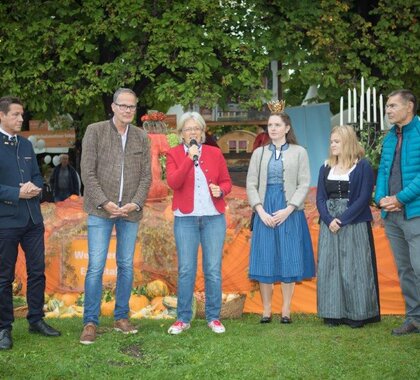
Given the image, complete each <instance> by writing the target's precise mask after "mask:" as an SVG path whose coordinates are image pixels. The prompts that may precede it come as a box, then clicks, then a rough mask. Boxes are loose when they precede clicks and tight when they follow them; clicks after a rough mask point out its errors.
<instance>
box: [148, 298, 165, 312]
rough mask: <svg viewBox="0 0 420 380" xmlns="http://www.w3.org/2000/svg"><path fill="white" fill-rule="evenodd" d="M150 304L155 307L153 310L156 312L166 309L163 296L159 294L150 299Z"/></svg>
mask: <svg viewBox="0 0 420 380" xmlns="http://www.w3.org/2000/svg"><path fill="white" fill-rule="evenodd" d="M150 305H152V307H153V311H154V312H155V313H161V312H162V311H164V310H166V307H165V305H164V304H163V297H162V296H157V297H155V298H153V299H152V300H151V301H150Z"/></svg>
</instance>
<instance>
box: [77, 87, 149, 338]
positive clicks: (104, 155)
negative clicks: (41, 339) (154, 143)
mask: <svg viewBox="0 0 420 380" xmlns="http://www.w3.org/2000/svg"><path fill="white" fill-rule="evenodd" d="M136 108H137V96H136V94H135V93H134V92H133V91H132V90H130V89H127V88H120V89H118V90H117V91H116V92H115V94H114V97H113V103H112V111H113V112H114V116H113V117H112V119H111V120H107V121H102V122H99V123H95V124H91V125H89V126H88V128H87V130H86V133H85V136H84V138H83V143H82V160H81V172H82V181H83V183H84V186H85V188H84V209H85V211H86V212H87V213H88V214H89V215H88V222H87V225H88V250H89V264H88V270H87V274H86V280H85V303H84V315H83V323H84V328H83V332H82V335H81V337H80V343H82V344H91V343H94V341H95V339H96V327H97V325H98V323H99V312H100V306H101V297H102V275H103V272H104V268H105V263H106V258H107V254H108V248H109V242H110V238H111V233H112V230H113V228H114V226H115V230H116V235H117V248H116V260H117V285H116V302H115V311H114V318H115V323H114V329H115V330H117V331H120V332H122V333H124V334H134V333H136V332H137V329H136V328H135V327H134V326H132V325H131V324H130V322H129V320H128V313H129V311H130V309H129V305H128V302H129V299H130V294H131V287H132V282H133V255H134V248H135V243H136V239H137V231H138V226H139V221H140V219H141V217H142V215H143V213H142V211H143V205H144V203H145V201H146V198H147V194H148V192H149V188H150V184H151V170H150V148H149V139H148V137H147V134H146V133H145V132H144V131H143V130H142V129H140V128H137V127H136V126H134V125H132V124H131V122H132V121H133V118H134V115H135V112H136Z"/></svg>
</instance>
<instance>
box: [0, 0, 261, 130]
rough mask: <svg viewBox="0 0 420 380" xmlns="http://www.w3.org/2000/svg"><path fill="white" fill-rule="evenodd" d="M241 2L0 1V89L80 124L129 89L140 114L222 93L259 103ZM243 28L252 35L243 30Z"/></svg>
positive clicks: (253, 48) (210, 101)
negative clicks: (65, 114)
mask: <svg viewBox="0 0 420 380" xmlns="http://www.w3.org/2000/svg"><path fill="white" fill-rule="evenodd" d="M248 15H249V8H248V6H247V5H246V2H241V1H224V2H218V1H217V2H216V1H210V2H209V1H205V0H188V1H170V0H154V1H143V0H136V1H133V0H106V1H105V0H86V1H75V0H63V1H59V2H57V1H29V0H16V1H14V2H12V3H10V4H4V3H2V4H1V5H0V17H1V20H0V25H1V31H2V32H1V36H0V40H1V41H0V42H1V43H0V56H1V57H2V58H1V66H0V75H1V78H2V81H1V84H0V88H1V91H2V93H6V92H7V93H13V94H15V95H18V96H20V97H22V98H23V100H24V101H25V103H26V105H27V107H28V108H29V109H30V110H32V111H33V112H34V113H36V114H39V115H42V116H43V117H51V116H52V115H54V114H56V113H63V112H69V113H71V114H72V115H73V116H74V117H75V119H78V120H82V124H83V125H85V124H86V123H88V122H90V121H94V120H95V121H97V120H100V119H102V118H104V117H105V116H106V114H108V113H109V112H110V105H111V102H112V99H111V95H112V93H113V92H114V91H115V89H117V88H118V87H130V88H132V89H134V91H135V92H136V93H137V95H138V97H139V105H140V111H141V112H138V113H139V115H138V116H141V113H142V112H144V111H145V110H146V109H148V108H166V107H167V106H168V105H173V104H177V103H180V104H182V105H184V106H188V105H191V104H193V103H195V104H199V105H205V106H208V107H212V106H214V105H216V104H217V103H219V104H223V103H225V102H227V101H228V100H229V99H230V98H231V97H233V96H235V97H236V98H240V99H241V101H243V102H244V103H246V104H251V105H252V104H254V105H255V104H257V105H260V104H261V102H262V98H263V97H262V95H263V94H264V89H263V86H262V81H261V73H262V71H263V69H264V68H265V66H266V63H267V57H266V52H265V50H264V48H263V47H262V46H260V45H258V44H257V43H256V40H255V38H254V37H253V35H252V33H251V31H250V28H249V25H247V23H246V21H245V22H244V20H246V19H247V17H248ZM253 32H254V33H257V31H256V29H255V28H253Z"/></svg>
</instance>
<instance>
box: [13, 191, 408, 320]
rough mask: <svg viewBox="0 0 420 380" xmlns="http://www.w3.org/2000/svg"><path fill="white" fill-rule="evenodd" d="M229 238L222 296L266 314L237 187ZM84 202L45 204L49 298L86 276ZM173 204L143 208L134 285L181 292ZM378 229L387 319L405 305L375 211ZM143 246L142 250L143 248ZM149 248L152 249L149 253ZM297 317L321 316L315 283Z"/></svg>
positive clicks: (111, 278) (111, 266)
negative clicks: (161, 284) (241, 297)
mask: <svg viewBox="0 0 420 380" xmlns="http://www.w3.org/2000/svg"><path fill="white" fill-rule="evenodd" d="M314 194H315V190H314V189H312V190H311V193H310V194H309V196H308V202H307V206H306V208H305V214H306V216H307V219H308V223H309V228H310V232H311V236H312V243H313V246H314V251H315V254H316V249H317V244H318V231H319V226H318V214H317V211H316V207H315V205H314ZM227 201H228V208H227V211H226V218H227V225H228V230H227V235H226V241H225V247H224V254H223V267H222V279H223V291H224V292H225V293H247V299H246V303H245V309H244V311H245V312H248V313H261V311H262V304H261V299H260V295H259V291H258V288H257V284H256V283H254V282H251V281H249V280H248V264H249V249H250V239H251V232H250V231H249V230H248V228H247V226H246V222H247V221H249V216H250V208H249V206H248V204H247V202H246V193H245V189H243V188H239V187H235V186H234V188H233V191H232V193H231V194H229V196H228V199H227ZM82 202H83V199H82V198H80V197H72V198H70V199H67V200H66V201H64V202H59V203H57V204H52V203H49V204H45V203H44V204H43V205H42V212H43V215H44V219H45V242H46V252H45V261H46V278H47V289H46V291H47V293H49V294H51V293H55V292H68V291H72V292H80V291H81V290H82V284H83V282H84V276H85V273H86V256H87V246H86V240H85V239H86V236H85V235H86V218H87V215H86V214H85V213H84V211H83V207H82ZM170 204H171V199H170V197H168V198H166V199H165V200H163V201H162V202H154V203H149V204H147V205H146V207H145V208H144V214H145V217H144V219H143V221H142V223H141V224H140V228H139V242H138V245H137V246H136V254H135V263H134V271H135V273H134V285H135V286H137V285H143V283H144V282H147V280H148V279H149V280H150V279H156V278H159V279H161V280H163V281H165V282H166V283H167V284H168V286H169V287H170V289H171V291H172V292H174V293H175V292H176V267H177V265H176V251H175V244H174V241H173V240H174V238H173V230H172V228H173V222H172V220H173V215H172V212H171V208H170ZM374 214H375V215H374V216H375V224H374V228H373V234H374V240H375V247H376V258H377V266H378V279H379V293H380V302H381V313H382V314H404V313H405V311H404V301H403V298H402V295H401V290H400V286H399V281H398V274H397V270H396V266H395V263H394V260H393V256H392V252H391V249H390V246H389V243H388V240H387V238H386V236H385V231H384V228H383V227H382V226H381V223H380V222H377V220H379V217H378V212H377V211H375V212H374ZM114 239H115V238H114V236H113V237H112V239H111V246H110V252H109V261H110V262H109V263H107V268H108V269H107V271H106V273H105V274H106V276H105V278H104V280H105V282H107V283H108V284H110V285H111V286H112V285H114V284H115V279H116V273H115V272H116V271H115V240H114ZM142 245H143V246H142ZM146 248H147V249H146ZM201 266H202V264H201V254H200V255H199V260H198V271H197V282H196V290H197V291H204V276H203V272H202V268H201ZM16 278H17V279H18V280H20V281H21V282H22V285H23V289H22V291H23V292H24V293H26V268H25V259H24V255H23V252H20V253H19V257H18V262H17V265H16ZM281 303H282V297H281V289H280V285H276V286H275V290H274V297H273V312H274V313H280V311H281ZM292 311H293V312H304V313H316V279H314V280H311V281H304V282H302V283H299V284H297V285H296V288H295V293H294V296H293V302H292Z"/></svg>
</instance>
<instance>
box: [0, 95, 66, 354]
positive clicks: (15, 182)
mask: <svg viewBox="0 0 420 380" xmlns="http://www.w3.org/2000/svg"><path fill="white" fill-rule="evenodd" d="M22 122H23V105H22V103H21V101H20V100H19V99H18V98H15V97H11V96H6V97H3V98H0V157H1V159H0V350H5V349H10V348H12V346H13V341H12V335H11V331H12V323H13V321H14V318H13V293H12V283H13V280H14V277H15V264H16V259H17V255H18V246H19V244H20V245H21V247H22V249H23V251H24V252H25V259H26V268H27V274H28V283H27V301H28V314H27V317H26V318H27V319H28V322H29V332H32V333H39V334H42V335H45V336H59V335H60V333H59V332H58V331H57V330H55V329H53V328H52V327H51V326H49V325H47V324H46V323H45V322H44V320H43V317H44V312H43V307H44V291H45V274H44V272H45V260H44V251H45V249H44V223H43V219H42V214H41V208H40V202H39V201H40V194H41V189H42V184H43V179H42V176H41V174H40V172H39V168H38V163H37V161H36V157H35V153H34V150H33V148H32V144H31V142H30V141H28V140H27V139H25V138H23V137H21V136H17V133H18V132H20V130H21V128H22Z"/></svg>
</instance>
